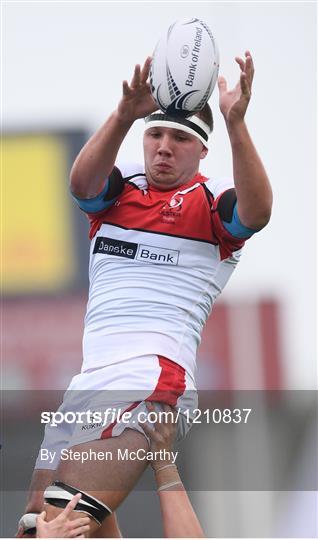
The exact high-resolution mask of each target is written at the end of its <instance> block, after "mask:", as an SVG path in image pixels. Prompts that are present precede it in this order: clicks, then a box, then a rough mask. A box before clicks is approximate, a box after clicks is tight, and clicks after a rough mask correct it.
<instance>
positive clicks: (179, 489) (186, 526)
mask: <svg viewBox="0 0 318 540" xmlns="http://www.w3.org/2000/svg"><path fill="white" fill-rule="evenodd" d="M155 475H156V482H157V486H158V495H159V499H160V507H161V515H162V521H163V529H164V536H165V538H191V537H192V538H193V537H194V538H204V533H203V531H202V528H201V525H200V523H199V521H198V518H197V516H196V514H195V512H194V510H193V508H192V505H191V502H190V500H189V497H188V495H187V492H186V491H185V489H184V487H183V484H182V482H181V479H180V476H179V473H178V470H177V468H176V467H169V468H166V469H164V470H161V471H158V472H156V473H155ZM170 484H173V485H171V486H170V487H169V485H170Z"/></svg>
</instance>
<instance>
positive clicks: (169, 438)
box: [140, 401, 177, 470]
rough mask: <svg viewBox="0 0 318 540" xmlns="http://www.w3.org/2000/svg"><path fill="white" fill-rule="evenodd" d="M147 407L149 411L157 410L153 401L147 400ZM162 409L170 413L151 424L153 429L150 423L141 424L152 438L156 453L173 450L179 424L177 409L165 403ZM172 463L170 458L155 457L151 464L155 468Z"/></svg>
mask: <svg viewBox="0 0 318 540" xmlns="http://www.w3.org/2000/svg"><path fill="white" fill-rule="evenodd" d="M146 407H147V409H148V411H149V412H152V411H155V410H156V409H155V407H154V405H153V403H150V402H149V401H146ZM162 409H163V412H164V413H168V414H166V415H165V417H164V418H161V421H157V422H155V423H154V424H151V426H152V427H153V429H152V428H151V427H150V425H149V424H140V425H141V427H142V429H143V430H144V432H145V433H146V435H147V436H148V437H149V439H150V451H151V452H152V453H153V454H154V455H155V453H158V454H157V455H159V452H160V451H163V450H166V451H167V452H172V450H173V445H174V441H175V438H176V433H177V424H176V415H177V413H176V410H175V409H174V408H173V407H171V406H170V405H166V404H163V405H162ZM169 463H171V460H170V459H167V460H164V459H160V458H159V459H154V460H153V461H151V465H152V467H153V469H154V470H156V469H158V468H159V467H163V466H164V465H167V464H169Z"/></svg>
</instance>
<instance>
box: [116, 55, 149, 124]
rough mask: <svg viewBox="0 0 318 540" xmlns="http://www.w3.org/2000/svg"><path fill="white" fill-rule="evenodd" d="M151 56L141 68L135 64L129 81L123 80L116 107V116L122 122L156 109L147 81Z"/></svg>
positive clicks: (142, 116) (132, 119) (143, 115)
mask: <svg viewBox="0 0 318 540" xmlns="http://www.w3.org/2000/svg"><path fill="white" fill-rule="evenodd" d="M150 64H151V57H150V56H149V57H148V58H147V60H146V61H145V63H144V65H143V67H142V68H141V67H140V65H139V64H137V65H136V66H135V71H134V75H133V78H132V80H131V83H130V84H128V82H127V81H123V96H122V99H121V101H120V102H119V105H118V108H117V114H118V117H119V118H120V120H121V121H122V122H127V123H129V122H134V121H135V120H137V118H144V117H145V116H148V115H149V114H151V113H152V112H154V111H156V110H157V109H158V105H157V104H156V102H155V100H154V99H153V97H152V95H151V91H150V84H149V82H148V77H149V71H150Z"/></svg>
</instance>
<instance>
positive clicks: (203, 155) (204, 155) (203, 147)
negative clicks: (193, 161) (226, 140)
mask: <svg viewBox="0 0 318 540" xmlns="http://www.w3.org/2000/svg"><path fill="white" fill-rule="evenodd" d="M208 151H209V149H208V148H206V147H205V146H203V145H202V151H201V154H200V159H204V158H205V157H206V155H207V153H208Z"/></svg>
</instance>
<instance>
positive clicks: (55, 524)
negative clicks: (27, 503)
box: [36, 493, 90, 538]
mask: <svg viewBox="0 0 318 540" xmlns="http://www.w3.org/2000/svg"><path fill="white" fill-rule="evenodd" d="M80 498H81V494H80V493H77V495H74V497H73V498H72V499H71V500H70V502H69V503H68V505H67V506H66V507H65V508H64V510H63V512H61V514H59V515H58V516H57V517H56V518H55V519H53V520H52V521H49V522H47V521H45V515H46V513H45V512H42V513H41V514H40V515H39V516H38V518H37V520H36V537H37V538H85V534H86V533H88V531H89V522H90V519H89V517H84V518H82V517H81V518H75V519H73V520H72V519H70V517H71V514H72V511H73V510H74V508H75V507H76V505H77V503H78V502H79V500H80Z"/></svg>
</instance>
